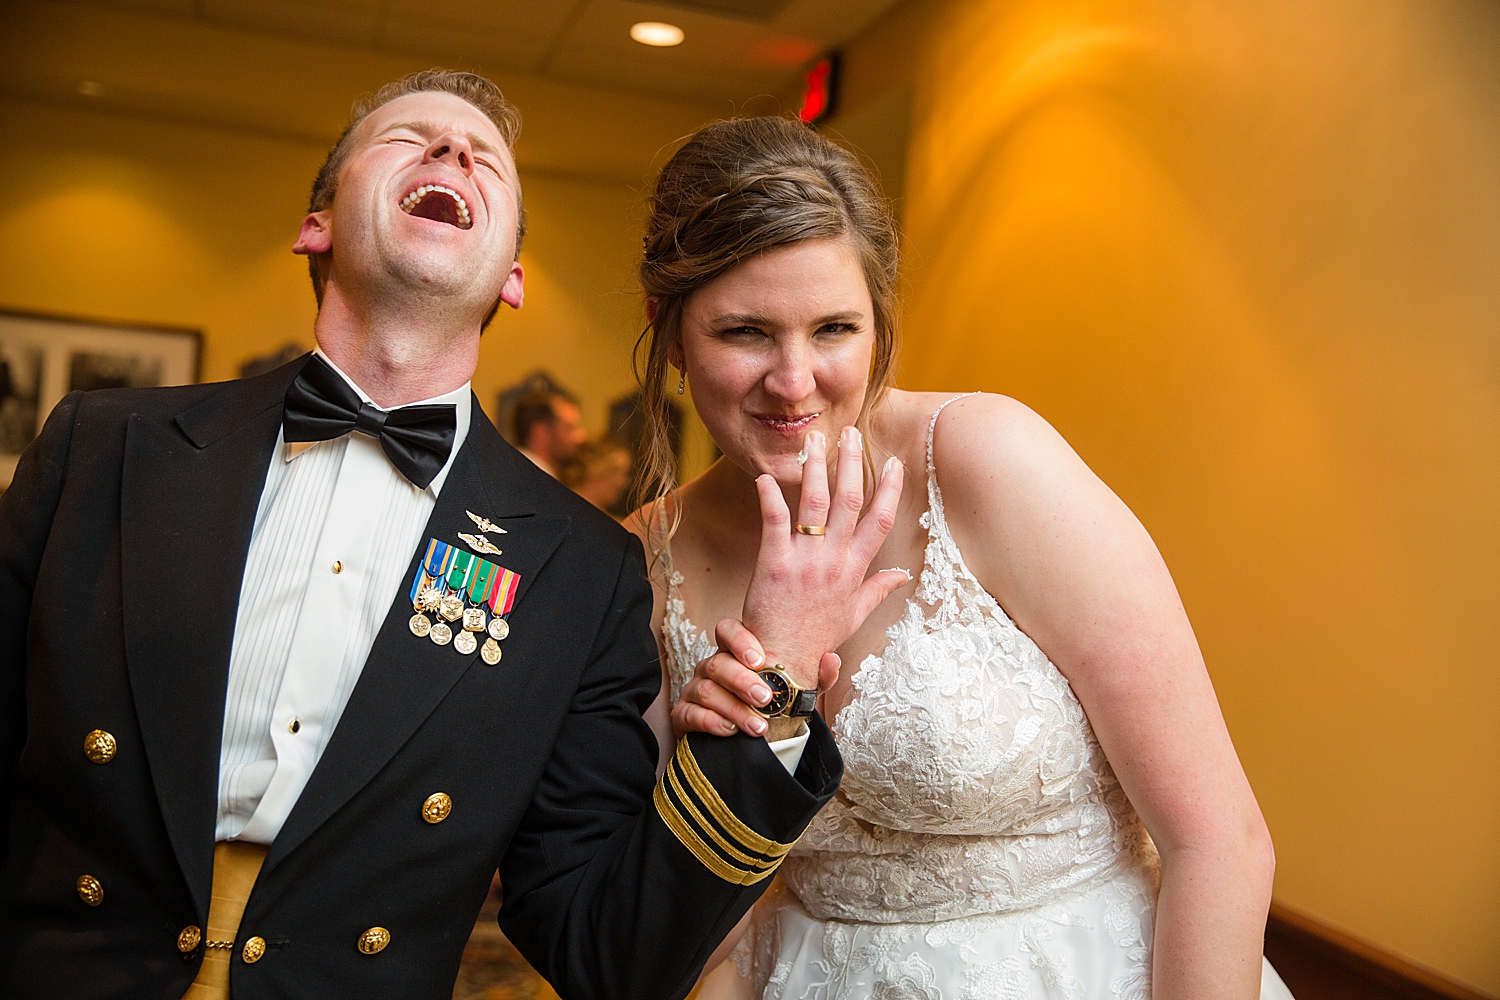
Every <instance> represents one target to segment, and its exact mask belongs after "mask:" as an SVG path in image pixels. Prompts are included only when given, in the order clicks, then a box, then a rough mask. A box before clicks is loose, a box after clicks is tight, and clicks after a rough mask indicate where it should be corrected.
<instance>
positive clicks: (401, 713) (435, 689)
mask: <svg viewBox="0 0 1500 1000" xmlns="http://www.w3.org/2000/svg"><path fill="white" fill-rule="evenodd" d="M473 414H474V416H473V420H472V423H471V424H470V427H469V434H468V437H467V439H466V440H465V441H464V444H463V447H462V448H460V449H459V453H458V455H457V457H455V459H454V461H453V468H452V469H451V470H450V471H449V474H448V478H447V480H446V481H445V483H444V484H443V489H442V492H441V493H440V494H438V501H437V504H436V505H435V506H434V507H433V511H432V515H431V517H430V518H429V519H428V522H427V527H426V530H425V531H424V532H423V534H422V536H421V539H420V540H419V542H418V546H417V551H416V552H414V553H413V554H412V558H411V561H410V562H409V563H408V565H407V568H406V575H405V576H404V577H402V586H401V588H400V590H399V591H398V592H397V593H396V595H395V597H394V599H393V600H392V602H391V606H390V609H389V611H388V612H387V614H386V618H385V621H384V623H383V624H382V625H381V627H380V631H379V633H378V634H377V635H376V638H375V643H374V645H373V646H371V648H370V655H369V657H368V658H367V659H366V660H365V666H364V669H363V671H362V672H361V673H360V677H359V681H358V683H357V684H356V685H355V687H354V691H353V693H352V694H351V695H350V696H349V703H348V704H347V705H346V706H345V708H344V713H343V715H342V716H341V717H340V719H339V723H338V727H337V728H336V729H335V730H334V733H333V736H332V738H331V739H330V740H329V742H328V746H327V748H326V749H325V750H324V751H323V755H322V757H321V758H320V759H319V761H318V766H317V768H316V769H314V771H313V774H312V777H311V778H310V779H309V780H308V783H307V786H306V787H305V788H304V789H303V791H302V795H301V797H300V798H298V800H297V804H296V805H295V806H294V807H293V808H292V812H291V814H290V815H289V816H288V817H287V820H286V822H285V823H284V824H283V825H282V828H281V832H280V833H279V834H278V835H277V837H276V841H275V843H273V844H272V845H271V850H270V853H269V854H268V855H267V856H266V862H265V869H266V870H267V871H269V870H270V869H272V868H274V867H275V866H276V865H277V864H278V863H279V862H280V861H281V860H282V859H283V858H285V857H286V856H287V855H289V854H291V852H292V851H293V850H295V849H296V848H297V846H298V845H299V844H301V843H302V842H303V841H304V840H306V839H307V837H308V836H309V835H310V834H311V833H312V832H313V831H314V830H316V829H317V828H318V827H319V826H320V825H322V824H323V823H324V822H325V821H327V819H328V818H329V817H330V816H332V815H333V814H334V813H335V812H337V811H338V810H339V809H340V808H341V807H342V806H343V805H344V804H345V803H346V802H348V801H349V799H351V798H352V797H353V796H354V795H355V794H356V793H357V792H358V791H359V790H360V789H361V788H363V787H364V786H365V785H366V784H367V783H368V782H369V781H370V779H372V778H373V777H374V776H375V775H376V774H378V773H379V772H380V770H381V769H382V768H383V767H385V765H386V764H387V763H388V762H389V761H390V759H391V758H392V757H393V756H395V754H396V752H397V751H398V750H400V749H401V747H402V745H403V744H405V743H406V741H407V740H408V739H410V738H411V736H412V734H413V733H415V732H416V730H417V729H418V727H420V726H421V724H422V722H423V721H424V720H425V719H426V718H427V717H428V716H429V715H430V714H432V711H433V710H434V709H435V708H436V707H437V706H438V704H439V703H440V702H441V701H442V700H443V698H444V697H445V696H446V695H447V694H448V692H449V691H450V690H452V688H453V686H454V685H455V684H456V683H458V680H459V678H460V677H462V676H463V675H464V673H465V672H466V671H468V670H470V669H484V670H490V669H495V670H502V669H505V663H504V661H503V660H502V662H501V663H500V664H499V665H498V666H496V667H489V666H486V665H484V664H483V663H482V662H481V661H480V658H479V654H478V653H477V652H474V653H470V654H469V655H467V656H464V655H460V654H459V653H458V652H457V651H455V650H454V648H453V647H452V646H451V645H448V646H438V645H436V644H434V643H432V642H429V641H427V640H425V639H419V638H417V637H416V636H414V635H412V633H411V630H410V627H409V624H408V623H409V622H410V620H411V616H412V614H413V609H412V605H411V601H410V600H409V598H408V595H407V588H408V587H410V585H411V581H412V579H413V578H414V577H415V575H416V572H417V567H418V565H419V563H420V560H421V557H422V554H423V552H424V551H425V550H426V547H427V540H428V539H429V538H437V539H439V540H440V541H445V542H449V543H450V544H454V545H457V546H459V547H460V548H464V549H467V546H465V545H464V544H463V542H461V541H460V540H459V538H458V534H457V533H458V532H460V531H465V532H474V531H477V530H478V529H477V528H475V527H474V524H473V522H472V521H470V520H469V517H468V515H467V514H466V513H465V511H473V512H474V513H476V514H479V515H482V516H484V517H488V518H490V519H491V520H492V521H494V522H495V523H497V524H499V525H501V526H502V527H504V528H505V529H506V531H507V533H506V534H503V535H498V536H491V540H492V541H495V542H496V543H497V544H498V545H499V547H500V548H501V549H502V550H503V554H502V555H500V556H483V558H486V559H490V560H492V561H494V562H496V563H499V564H500V565H501V566H503V567H505V568H506V569H509V570H511V571H512V572H515V573H517V574H519V575H520V577H521V581H520V584H519V585H518V587H517V590H516V598H515V603H514V608H515V609H519V608H520V607H521V603H522V601H523V600H524V599H525V597H526V592H527V590H528V589H529V588H530V587H531V584H532V583H533V582H534V581H535V580H536V577H537V574H538V573H539V572H540V571H541V569H542V567H543V566H544V565H545V564H546V562H547V560H548V559H549V558H550V557H551V556H552V553H553V552H554V551H556V549H557V546H558V544H559V543H560V542H561V541H562V539H563V536H564V535H566V534H567V531H568V526H569V519H568V518H567V517H566V516H559V515H541V514H537V513H536V510H537V508H538V503H537V500H536V498H535V497H534V496H532V495H531V494H530V493H529V491H528V490H527V489H526V488H525V486H524V485H523V484H524V482H525V481H526V480H527V479H528V478H529V477H530V476H532V475H534V474H535V473H534V470H532V469H531V467H530V462H528V461H527V460H526V459H525V458H524V457H523V456H521V455H519V454H518V453H517V452H516V451H515V450H514V449H512V448H510V447H509V446H508V445H506V444H505V443H504V441H503V440H501V438H500V435H499V433H498V432H497V431H496V430H495V428H494V425H492V424H491V423H490V422H489V420H488V418H486V417H485V415H484V413H483V411H482V410H481V409H480V408H479V403H478V401H477V400H475V401H474V403H473ZM520 463H526V464H525V465H524V466H523V465H521V464H520ZM481 641H482V637H481ZM504 647H505V643H503V642H502V643H501V648H502V649H504ZM476 664H479V666H478V667H477V668H476V666H475V665H476Z"/></svg>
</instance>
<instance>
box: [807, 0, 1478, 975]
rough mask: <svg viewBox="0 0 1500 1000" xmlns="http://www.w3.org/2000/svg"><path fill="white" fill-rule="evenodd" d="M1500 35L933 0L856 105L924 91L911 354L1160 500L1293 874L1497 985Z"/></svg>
mask: <svg viewBox="0 0 1500 1000" xmlns="http://www.w3.org/2000/svg"><path fill="white" fill-rule="evenodd" d="M1497 53H1500V5H1496V4H1495V3H1493V2H1491V0H1374V2H1372V0H1328V2H1324V3H1317V4H1306V3H1295V2H1290V0H1274V2H1270V3H1264V4H1252V3H1229V2H1192V0H1166V2H1156V3H1145V2H1123V0H1122V2H1108V0H968V2H951V3H946V4H937V3H924V2H921V0H912V2H909V3H907V4H904V5H903V6H902V7H900V8H897V9H896V10H895V11H893V12H892V14H891V15H890V16H889V17H888V18H887V19H885V21H884V22H882V23H881V24H878V25H876V26H875V27H874V28H872V29H871V30H870V31H869V32H867V34H866V35H865V36H864V37H863V38H862V40H860V41H859V42H858V43H856V44H855V45H853V46H851V48H850V50H849V52H848V66H849V68H850V88H849V90H848V91H847V96H848V97H849V103H848V104H847V105H846V107H847V108H848V114H850V115H857V114H858V113H859V110H860V107H861V106H862V105H863V104H869V103H872V102H875V101H877V100H879V99H881V95H883V94H889V93H890V92H891V91H892V90H893V88H897V87H899V86H903V85H910V86H912V87H913V88H914V89H913V96H912V108H911V125H910V127H911V140H910V145H909V159H908V162H907V164H906V166H905V173H904V197H903V216H904V222H905V229H906V237H907V261H908V262H909V264H908V268H909V270H908V281H909V294H908V303H907V309H906V342H905V347H904V350H905V355H904V365H903V368H902V381H903V384H904V385H906V386H908V387H911V388H920V389H986V390H990V391H994V392H1004V393H1008V394H1010V395H1013V396H1016V397H1018V398H1020V399H1021V400H1023V401H1025V402H1027V403H1028V404H1030V405H1031V406H1033V407H1034V408H1035V409H1037V410H1038V411H1040V412H1041V413H1042V414H1043V415H1044V416H1046V417H1047V418H1048V419H1050V420H1051V421H1052V422H1053V423H1054V424H1055V425H1056V426H1057V427H1058V428H1059V429H1060V430H1061V431H1062V432H1063V433H1064V434H1065V435H1066V436H1067V437H1068V439H1069V440H1070V441H1071V442H1072V443H1073V444H1074V446H1075V447H1076V448H1077V449H1078V450H1079V452H1080V453H1081V454H1082V455H1083V457H1084V458H1085V459H1086V460H1087V461H1088V462H1089V463H1090V464H1091V465H1092V466H1093V468H1094V469H1095V470H1097V471H1098V472H1099V473H1100V474H1101V475H1102V476H1103V477H1104V479H1105V480H1106V481H1107V482H1109V483H1110V484H1111V485H1112V486H1113V487H1114V488H1115V489H1116V490H1117V491H1118V492H1119V493H1120V495H1121V496H1122V497H1123V498H1124V499H1125V500H1126V501H1127V502H1128V503H1129V504H1130V505H1131V507H1132V508H1133V509H1134V510H1135V511H1136V512H1137V513H1138V514H1139V515H1140V517H1141V519H1142V520H1143V521H1144V522H1145V523H1146V525H1147V527H1148V528H1149V529H1150V530H1151V532H1152V534H1153V535H1154V537H1155V538H1156V540H1157V542H1158V544H1159V545H1160V546H1161V548H1162V551H1163V552H1164V553H1165V555H1166V558H1167V561H1168V563H1169V565H1170V566H1171V567H1172V570H1173V572H1174V574H1175V576H1176V579H1177V581H1178V584H1179V586H1180V588H1181V590H1182V593H1183V596H1184V598H1185V600H1186V602H1187V607H1188V609H1189V612H1190V613H1191V615H1192V618H1193V622H1194V624H1195V626H1196V628H1197V630H1198V634H1199V637H1200V640H1201V641H1202V644H1203V647H1204V650H1205V652H1206V654H1207V658H1208V663H1209V666H1210V669H1211V671H1212V673H1213V677H1214V681H1215V684H1216V687H1217V689H1218V692H1219V695H1220V699H1221V701H1222V704H1223V707H1224V712H1225V715H1226V717H1227V719H1228V722H1229V726H1230V729H1231V731H1232V733H1233V735H1234V737H1235V742H1236V745H1237V746H1238V747H1239V750H1240V753H1241V756H1242V758H1243V760H1244V763H1245V766H1246V769H1247V770H1248V772H1249V774H1250V778H1251V780H1252V782H1253V783H1254V786H1255V789H1256V791H1257V793H1258V795H1259V797H1260V801H1261V804H1262V806H1263V808H1264V810H1265V813H1266V816H1267V819H1268V820H1269V822H1270V825H1271V828H1272V832H1273V834H1274V835H1275V838H1276V847H1277V856H1278V869H1277V879H1276V892H1277V896H1278V898H1280V899H1281V900H1282V901H1283V902H1285V903H1286V904H1288V905H1290V906H1293V907H1295V908H1298V909H1301V910H1303V911H1305V912H1308V913H1310V914H1312V915H1314V916H1316V917H1319V918H1321V919H1323V920H1325V921H1327V922H1330V923H1333V924H1335V925H1337V926H1340V927H1342V928H1344V929H1346V930H1348V931H1349V932H1351V933H1354V934H1356V935H1358V936H1361V937H1363V938H1366V939H1368V940H1370V941H1372V942H1375V943H1376V944H1378V945H1380V946H1382V947H1385V948H1387V949H1389V950H1392V951H1395V952H1397V953H1399V954H1402V955H1404V956H1406V957H1408V958H1410V959H1413V960H1416V961H1418V962H1422V963H1425V964H1427V965H1430V966H1433V967H1435V968H1437V969H1438V970H1440V971H1442V972H1444V973H1446V974H1448V975H1449V976H1452V977H1455V978H1457V979H1460V980H1463V981H1466V982H1468V983H1471V984H1473V985H1475V986H1477V987H1480V988H1483V989H1487V990H1490V991H1495V992H1500V770H1497V761H1500V722H1497V719H1500V669H1497V668H1500V571H1497V566H1500V125H1497V123H1500V58H1497ZM834 124H835V128H836V127H837V125H838V123H837V122H835V123H834Z"/></svg>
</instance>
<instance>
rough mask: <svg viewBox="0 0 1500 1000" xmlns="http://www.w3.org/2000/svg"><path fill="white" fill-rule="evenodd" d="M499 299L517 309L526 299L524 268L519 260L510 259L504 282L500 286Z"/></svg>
mask: <svg viewBox="0 0 1500 1000" xmlns="http://www.w3.org/2000/svg"><path fill="white" fill-rule="evenodd" d="M500 301H501V302H504V303H505V304H506V305H508V306H510V307H511V308H512V309H519V308H521V305H522V304H523V303H524V302H525V301H526V269H525V268H523V267H522V266H521V262H520V261H518V260H517V261H512V262H511V265H510V273H509V274H507V275H506V276H505V284H503V285H501V286H500Z"/></svg>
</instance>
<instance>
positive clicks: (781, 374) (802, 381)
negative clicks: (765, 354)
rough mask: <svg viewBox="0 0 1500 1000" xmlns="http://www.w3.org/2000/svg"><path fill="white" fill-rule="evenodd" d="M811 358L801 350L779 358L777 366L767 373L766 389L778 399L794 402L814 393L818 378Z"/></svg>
mask: <svg viewBox="0 0 1500 1000" xmlns="http://www.w3.org/2000/svg"><path fill="white" fill-rule="evenodd" d="M811 360H812V359H811V358H807V357H804V356H803V355H802V354H801V352H797V353H796V354H794V355H783V356H782V357H781V358H779V359H778V360H777V362H776V365H775V367H773V368H772V369H771V370H770V371H769V372H767V373H766V377H765V380H764V381H765V387H766V391H767V392H769V393H770V394H771V395H773V396H775V397H776V398H777V399H784V400H787V401H788V402H793V403H795V402H800V401H801V400H804V399H806V398H807V397H808V396H810V395H812V391H813V388H814V387H815V386H816V385H817V379H816V378H814V377H813V370H812V365H811V363H810V362H811Z"/></svg>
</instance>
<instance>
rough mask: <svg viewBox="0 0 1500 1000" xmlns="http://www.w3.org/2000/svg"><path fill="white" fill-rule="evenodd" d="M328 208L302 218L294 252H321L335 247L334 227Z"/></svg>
mask: <svg viewBox="0 0 1500 1000" xmlns="http://www.w3.org/2000/svg"><path fill="white" fill-rule="evenodd" d="M331 221H332V220H331V219H330V218H329V213H328V210H327V209H324V210H323V211H321V212H313V213H312V214H311V215H309V216H308V217H307V218H305V219H303V220H302V229H301V231H300V232H298V233H297V242H296V243H293V244H292V253H299V254H320V253H327V252H328V251H330V250H332V249H333V229H332V227H331V226H330V224H329V223H330V222H331Z"/></svg>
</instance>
